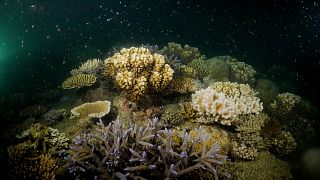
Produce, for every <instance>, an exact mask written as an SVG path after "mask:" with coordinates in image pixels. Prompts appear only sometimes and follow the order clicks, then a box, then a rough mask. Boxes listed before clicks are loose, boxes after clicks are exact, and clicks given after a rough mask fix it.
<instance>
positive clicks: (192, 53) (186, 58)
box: [160, 42, 205, 64]
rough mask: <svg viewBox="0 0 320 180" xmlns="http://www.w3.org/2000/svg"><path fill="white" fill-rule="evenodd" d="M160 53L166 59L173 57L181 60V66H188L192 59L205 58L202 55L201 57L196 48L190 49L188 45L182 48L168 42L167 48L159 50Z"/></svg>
mask: <svg viewBox="0 0 320 180" xmlns="http://www.w3.org/2000/svg"><path fill="white" fill-rule="evenodd" d="M160 53H161V54H164V55H166V56H167V57H171V56H173V57H175V58H177V59H179V60H181V63H183V64H188V63H190V62H191V61H192V60H194V59H198V58H202V59H204V58H205V57H204V56H203V55H201V53H200V51H199V49H198V48H195V47H191V46H189V45H184V46H182V45H181V44H177V43H174V42H169V43H168V45H167V46H165V47H164V48H163V49H162V50H160Z"/></svg>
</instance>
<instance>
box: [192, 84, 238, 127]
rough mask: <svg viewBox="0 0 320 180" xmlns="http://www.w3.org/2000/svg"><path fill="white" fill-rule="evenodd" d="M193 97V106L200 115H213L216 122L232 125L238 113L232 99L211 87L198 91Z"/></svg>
mask: <svg viewBox="0 0 320 180" xmlns="http://www.w3.org/2000/svg"><path fill="white" fill-rule="evenodd" d="M191 97H192V107H193V108H194V109H195V110H197V111H198V112H199V114H200V115H205V116H210V117H213V118H214V121H215V122H220V123H221V124H224V125H231V122H232V121H233V119H235V118H236V116H237V115H238V114H237V112H236V109H235V103H234V102H233V101H232V99H230V98H227V97H226V96H225V94H224V93H219V92H217V91H216V90H214V89H212V88H210V87H209V88H207V89H201V90H199V91H196V92H195V93H194V94H192V96H191ZM225 120H227V121H225Z"/></svg>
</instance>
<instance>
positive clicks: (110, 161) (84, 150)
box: [69, 118, 227, 179]
mask: <svg viewBox="0 0 320 180" xmlns="http://www.w3.org/2000/svg"><path fill="white" fill-rule="evenodd" d="M157 124H158V121H157V119H156V118H154V119H152V120H149V123H148V125H146V126H145V127H143V126H141V127H139V126H137V125H132V126H129V127H130V128H124V127H122V125H121V120H120V119H119V118H118V119H117V120H116V121H114V122H112V123H110V124H109V125H108V126H104V125H103V123H102V122H101V121H100V123H99V124H98V126H97V127H96V129H95V133H94V134H83V135H81V136H78V137H77V138H75V140H74V145H73V146H72V147H71V150H72V151H73V152H71V156H70V165H69V172H70V173H72V174H75V175H77V176H78V177H80V178H84V179H92V178H94V177H96V178H98V179H114V178H120V179H126V178H130V179H131V178H133V179H151V178H156V179H171V178H178V177H181V178H183V177H184V176H186V175H190V174H192V172H195V171H200V172H202V171H208V172H210V173H212V174H213V176H214V178H215V179H217V178H218V176H227V174H225V173H223V172H222V171H221V170H220V169H219V167H220V165H221V164H223V163H224V162H225V160H226V158H227V157H226V156H223V155H219V154H218V151H219V146H218V145H211V146H209V147H207V146H206V140H207V137H206V136H205V133H203V129H202V128H201V127H200V128H198V129H195V133H194V135H192V137H193V138H191V135H190V134H189V133H188V132H185V131H183V132H182V133H178V134H175V133H174V131H173V130H170V129H163V130H160V129H159V127H158V126H157ZM174 136H178V137H179V139H181V142H180V143H177V142H176V141H175V140H174ZM194 142H200V143H201V144H202V146H201V148H199V149H198V150H197V151H196V149H197V145H198V143H194ZM81 171H85V172H86V174H81ZM82 175H86V176H82Z"/></svg>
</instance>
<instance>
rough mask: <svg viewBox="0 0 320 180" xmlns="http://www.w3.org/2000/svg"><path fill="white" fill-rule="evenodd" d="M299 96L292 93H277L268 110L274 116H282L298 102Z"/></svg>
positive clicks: (290, 110)
mask: <svg viewBox="0 0 320 180" xmlns="http://www.w3.org/2000/svg"><path fill="white" fill-rule="evenodd" d="M300 101H301V97H300V96H298V95H295V94H292V93H288V92H286V93H281V94H278V95H277V97H276V99H275V100H274V101H273V102H272V103H271V104H270V108H269V110H270V111H271V112H272V114H273V115H274V116H276V117H279V118H282V117H284V116H286V115H288V114H289V113H290V112H292V110H293V109H294V108H295V107H297V105H298V104H299V103H300Z"/></svg>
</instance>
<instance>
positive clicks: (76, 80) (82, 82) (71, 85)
mask: <svg viewBox="0 0 320 180" xmlns="http://www.w3.org/2000/svg"><path fill="white" fill-rule="evenodd" d="M96 80H97V77H96V76H94V75H91V74H77V75H74V76H71V77H69V78H67V79H66V80H65V81H64V82H63V83H62V86H61V87H62V88H63V89H75V88H81V87H85V86H92V85H93V84H94V83H95V82H96Z"/></svg>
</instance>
